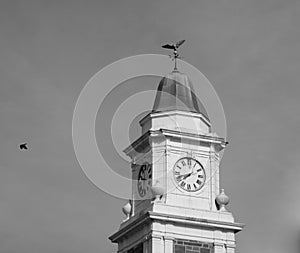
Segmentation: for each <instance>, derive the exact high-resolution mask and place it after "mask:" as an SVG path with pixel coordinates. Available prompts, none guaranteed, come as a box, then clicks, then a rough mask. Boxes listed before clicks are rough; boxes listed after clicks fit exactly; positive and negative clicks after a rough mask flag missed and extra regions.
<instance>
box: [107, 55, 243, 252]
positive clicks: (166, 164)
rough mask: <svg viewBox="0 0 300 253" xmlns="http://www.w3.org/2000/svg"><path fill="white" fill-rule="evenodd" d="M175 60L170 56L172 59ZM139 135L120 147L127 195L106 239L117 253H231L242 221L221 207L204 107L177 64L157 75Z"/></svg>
mask: <svg viewBox="0 0 300 253" xmlns="http://www.w3.org/2000/svg"><path fill="white" fill-rule="evenodd" d="M175 60H176V59H175ZM140 125H141V128H142V133H141V137H140V138H138V139H137V140H136V141H135V142H133V143H132V144H131V145H130V146H129V147H127V148H126V149H125V150H124V152H125V153H126V154H127V155H128V156H129V157H130V158H131V161H132V163H131V164H132V166H131V170H132V199H131V200H130V201H129V202H128V203H127V204H126V205H125V206H124V207H123V212H124V213H125V215H126V219H125V220H124V221H123V222H122V223H121V225H120V228H119V230H118V231H117V232H116V233H114V234H113V235H111V236H110V237H109V239H110V240H111V241H112V242H113V243H117V244H118V252H119V253H134V252H135V253H136V252H137V253H173V252H174V253H234V252H235V246H236V244H235V233H237V232H239V231H241V230H242V228H243V226H244V225H243V224H241V223H237V222H235V220H234V218H233V215H232V213H231V212H230V211H228V210H227V209H226V205H227V204H228V202H229V198H228V197H227V196H226V195H225V193H224V190H223V189H220V180H219V165H220V152H221V151H222V150H223V149H224V148H225V146H226V141H225V140H224V139H223V138H221V137H218V136H217V135H216V134H214V133H212V132H211V123H210V120H209V117H208V115H207V112H206V110H205V108H204V106H203V105H202V104H201V102H200V101H199V100H198V99H197V97H196V96H195V93H194V89H193V85H192V83H191V82H190V80H189V78H188V77H187V76H186V75H185V74H183V73H181V72H179V71H178V70H177V68H175V69H174V71H173V72H171V73H170V74H168V75H166V76H165V77H163V78H162V79H161V81H160V82H159V85H158V88H157V94H156V98H155V101H154V105H153V110H152V112H151V113H149V114H148V115H147V116H145V117H144V118H143V119H142V120H141V121H140Z"/></svg>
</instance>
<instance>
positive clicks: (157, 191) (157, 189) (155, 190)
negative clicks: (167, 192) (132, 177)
mask: <svg viewBox="0 0 300 253" xmlns="http://www.w3.org/2000/svg"><path fill="white" fill-rule="evenodd" d="M151 192H152V196H153V197H154V200H153V201H152V203H155V202H159V201H160V199H161V197H162V195H164V188H163V187H162V186H161V184H160V182H159V180H156V183H155V184H154V185H152V186H151Z"/></svg>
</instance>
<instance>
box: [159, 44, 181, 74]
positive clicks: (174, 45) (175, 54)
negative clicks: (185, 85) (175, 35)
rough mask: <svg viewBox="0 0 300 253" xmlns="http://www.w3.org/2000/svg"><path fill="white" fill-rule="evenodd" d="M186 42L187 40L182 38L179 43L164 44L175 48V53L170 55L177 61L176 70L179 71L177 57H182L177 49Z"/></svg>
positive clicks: (169, 47)
mask: <svg viewBox="0 0 300 253" xmlns="http://www.w3.org/2000/svg"><path fill="white" fill-rule="evenodd" d="M184 42H185V40H180V41H178V42H177V43H173V44H166V45H163V46H162V48H166V49H173V55H170V57H171V58H172V60H174V61H175V66H174V71H178V69H177V58H180V57H179V54H178V50H177V49H178V48H179V47H180V46H181V45H182V44H183V43H184Z"/></svg>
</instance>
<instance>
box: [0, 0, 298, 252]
mask: <svg viewBox="0 0 300 253" xmlns="http://www.w3.org/2000/svg"><path fill="white" fill-rule="evenodd" d="M299 12H300V2H299V1H297V0H259V1H258V0H209V1H208V0H203V1H178V0H172V1H171V0H168V1H138V0H135V1H131V0H128V1H115V0H110V1H103V0H102V1H101V0H100V1H99V0H98V1H92V0H86V1H77V0H73V1H71V0H69V1H67V0H60V1H45V0H39V1H37V0H36V1H33V0H25V1H16V0H9V1H8V0H7V1H5V0H2V1H1V8H0V55H1V57H0V80H1V81H0V122H1V128H0V143H1V145H0V173H1V176H0V252H1V253H2V252H3V253H18V252H22V253H41V252H43V253H50V252H51V253H53V252H54V253H55V252H57V253H58V252H63V253H68V252H72V253H82V252H89V253H94V252H106V253H113V252H116V245H113V244H112V243H111V242H110V241H109V240H108V236H109V235H111V234H113V233H114V232H115V231H117V229H118V227H119V225H120V223H121V221H122V220H123V219H124V215H123V214H122V211H121V208H122V206H123V205H124V204H125V203H126V201H125V200H123V199H118V198H116V197H113V196H110V195H109V194H107V193H105V192H103V191H101V190H100V189H98V188H97V187H95V186H94V185H93V184H92V183H91V182H90V181H89V180H88V179H87V178H86V177H85V175H84V173H83V171H82V169H81V167H80V165H79V163H78V161H77V159H76V155H75V152H74V149H73V143H72V116H73V111H74V107H75V104H76V101H77V98H78V96H79V94H80V92H81V90H82V89H83V87H84V85H85V84H86V83H87V81H88V80H89V79H90V78H91V77H92V76H93V75H94V74H96V73H97V72H98V71H99V70H101V69H102V68H104V67H105V66H107V65H108V64H110V63H112V62H114V61H116V60H118V59H122V58H124V57H129V56H133V55H137V54H147V53H154V54H166V52H165V51H164V50H162V49H161V45H162V44H164V43H167V42H170V41H178V40H180V39H186V43H185V44H184V45H183V46H182V50H181V54H182V55H183V57H184V60H185V61H187V62H188V63H190V64H192V65H194V66H195V67H196V68H197V69H199V70H200V71H201V72H202V73H203V74H204V75H205V76H206V77H207V78H208V80H210V82H211V83H212V85H213V86H214V88H215V90H216V92H217V94H218V96H219V98H220V99H221V101H222V104H223V107H224V111H225V115H226V120H227V138H228V140H229V143H230V144H229V145H228V147H227V148H226V151H225V152H224V156H223V159H222V162H221V186H222V187H223V188H225V191H226V193H227V195H228V196H229V197H230V204H229V207H228V208H229V209H230V210H231V211H232V212H233V214H234V217H235V219H236V221H237V222H241V223H245V224H246V227H245V228H244V229H243V231H242V232H240V233H238V234H237V236H236V239H237V252H243V253H252V252H253V248H255V251H256V252H263V253H281V252H289V253H299V251H300V204H299V196H298V197H297V194H299V193H300V184H299V181H300V172H299V160H300V158H299V154H300V147H299V146H300V145H299V144H300V135H299V129H300V110H299V106H300V100H299V95H300V85H299V79H300V78H299V70H300V33H299V24H300V15H299ZM166 74H167V73H166ZM147 80H148V81H147V82H149V81H150V80H149V79H147ZM151 80H152V81H153V82H154V81H155V82H156V83H153V84H152V85H154V86H153V87H155V86H156V85H157V82H158V80H157V79H155V80H154V79H151ZM145 82H146V81H145ZM194 85H196V84H194ZM153 100H154V97H153ZM152 105H153V104H152V103H149V110H150V109H151V107H152ZM141 113H143V111H141ZM137 116H138V115H137ZM116 120H119V122H121V121H122V118H120V119H116ZM136 121H137V120H136V118H132V122H133V123H136ZM133 123H132V124H133ZM121 126H122V125H121ZM96 127H97V125H96ZM133 128H134V129H136V128H137V127H134V126H133ZM114 129H115V131H120V133H123V134H124V132H125V135H126V134H127V135H126V136H129V139H130V140H131V139H134V137H138V136H139V133H138V132H137V131H133V132H132V131H128V129H127V128H126V129H125V130H124V129H122V127H119V128H117V127H115V128H114ZM130 129H131V128H130ZM116 134H118V132H117V133H116ZM135 134H136V135H135ZM23 141H26V142H28V146H29V150H27V151H21V150H19V147H18V145H19V143H21V142H23ZM99 145H101V143H100V144H99ZM128 145H129V143H128ZM126 146H127V145H126ZM126 146H124V148H125V147H126ZM99 167H101V165H99ZM122 169H123V170H127V173H128V172H129V171H130V169H129V168H122ZM116 170H118V169H116ZM124 173H125V174H126V172H124Z"/></svg>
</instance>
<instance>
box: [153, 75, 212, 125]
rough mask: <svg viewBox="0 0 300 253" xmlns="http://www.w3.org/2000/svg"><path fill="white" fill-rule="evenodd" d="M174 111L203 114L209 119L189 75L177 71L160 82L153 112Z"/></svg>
mask: <svg viewBox="0 0 300 253" xmlns="http://www.w3.org/2000/svg"><path fill="white" fill-rule="evenodd" d="M173 110H179V111H187V112H195V113H201V114H202V115H204V116H205V118H207V119H209V118H208V115H207V112H206V110H205V108H204V106H203V104H202V103H201V101H199V99H197V96H196V94H195V92H194V88H193V85H192V83H191V81H190V80H189V78H188V77H187V75H185V74H183V73H180V72H179V71H176V70H174V71H173V72H171V73H170V74H168V75H166V76H165V77H163V78H162V79H161V81H160V82H159V85H158V88H157V93H156V97H155V101H154V105H153V110H152V112H163V111H173Z"/></svg>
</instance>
